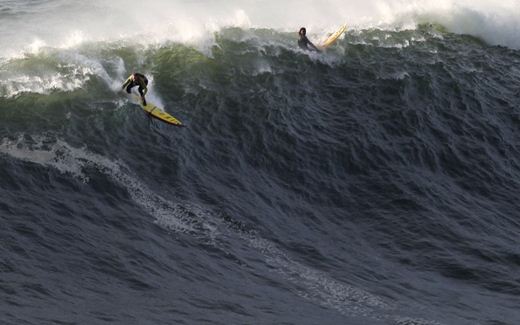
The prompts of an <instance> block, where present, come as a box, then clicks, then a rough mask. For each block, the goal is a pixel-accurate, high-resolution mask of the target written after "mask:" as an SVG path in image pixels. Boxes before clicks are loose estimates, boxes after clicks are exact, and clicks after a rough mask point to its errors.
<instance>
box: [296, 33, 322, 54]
mask: <svg viewBox="0 0 520 325" xmlns="http://www.w3.org/2000/svg"><path fill="white" fill-rule="evenodd" d="M298 34H299V35H300V39H299V40H298V46H299V47H300V48H301V49H302V50H306V51H316V52H321V51H320V50H319V49H318V48H317V47H316V46H315V45H314V44H312V42H311V41H309V39H308V38H307V36H306V34H307V29H305V27H302V28H300V31H299V32H298Z"/></svg>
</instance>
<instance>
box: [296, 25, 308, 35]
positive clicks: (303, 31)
mask: <svg viewBox="0 0 520 325" xmlns="http://www.w3.org/2000/svg"><path fill="white" fill-rule="evenodd" d="M298 34H300V36H305V34H307V30H306V29H305V27H302V28H300V31H299V32H298Z"/></svg>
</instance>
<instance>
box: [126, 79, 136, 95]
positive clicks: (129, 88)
mask: <svg viewBox="0 0 520 325" xmlns="http://www.w3.org/2000/svg"><path fill="white" fill-rule="evenodd" d="M133 87H135V85H134V83H133V82H131V83H129V84H128V86H126V92H127V93H129V94H130V93H131V92H132V88H133Z"/></svg>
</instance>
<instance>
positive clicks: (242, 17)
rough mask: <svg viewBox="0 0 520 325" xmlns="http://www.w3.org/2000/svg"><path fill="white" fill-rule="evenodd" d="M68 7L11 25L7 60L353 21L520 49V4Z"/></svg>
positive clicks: (167, 0)
mask: <svg viewBox="0 0 520 325" xmlns="http://www.w3.org/2000/svg"><path fill="white" fill-rule="evenodd" d="M66 6H67V7H66V9H67V10H58V9H59V8H58V9H56V8H54V10H52V11H51V10H40V11H39V12H38V13H37V14H35V15H36V17H34V18H33V20H25V19H19V20H12V21H6V22H5V23H4V22H3V26H2V31H0V43H1V44H2V49H0V57H5V56H7V55H13V53H20V51H22V52H23V51H29V52H32V53H34V52H35V51H37V50H38V49H39V48H41V47H43V46H50V47H53V48H62V49H66V48H71V47H76V46H78V45H79V44H82V43H84V42H88V41H121V40H127V41H132V42H135V43H140V44H145V45H150V44H157V43H162V42H165V41H176V42H182V43H186V44H192V45H197V46H199V47H201V48H204V47H207V44H208V42H211V40H212V39H213V33H214V32H215V31H217V30H219V29H221V28H222V27H228V26H235V27H242V28H250V27H255V28H256V27H259V28H273V29H278V30H283V31H296V30H298V28H299V27H300V26H306V27H308V30H309V32H310V34H311V36H312V37H314V38H316V39H321V38H322V37H324V36H326V34H327V33H329V32H331V31H333V30H335V29H336V28H337V27H338V26H339V25H341V24H342V23H345V22H346V23H348V26H349V28H350V29H351V30H352V29H355V30H356V29H357V30H359V29H366V28H373V27H381V28H390V29H395V28H400V29H403V28H414V27H415V25H416V24H418V23H425V22H432V23H440V24H443V25H445V26H446V27H447V28H448V29H449V30H451V31H453V32H456V33H467V34H471V35H475V36H478V37H482V38H484V39H485V40H486V41H487V42H489V43H491V44H499V45H504V46H509V47H512V48H520V38H519V37H518V34H519V31H520V1H518V0H501V1H494V0H366V1H363V2H359V1H354V0H320V1H318V0H286V1H284V2H280V1H275V0H265V1H262V2H261V3H259V2H258V1H254V0H242V1H238V0H225V1H219V2H214V1H209V0H205V1H202V0H201V1H181V0H177V1H171V0H156V1H154V2H152V3H149V4H146V5H143V4H142V2H141V1H137V0H125V1H123V0H112V1H103V0H93V1H91V2H89V6H85V5H83V4H81V3H78V4H76V5H71V4H70V3H67V4H66ZM4 25H5V26H4ZM295 37H296V34H295ZM27 40H30V41H29V43H26V42H27Z"/></svg>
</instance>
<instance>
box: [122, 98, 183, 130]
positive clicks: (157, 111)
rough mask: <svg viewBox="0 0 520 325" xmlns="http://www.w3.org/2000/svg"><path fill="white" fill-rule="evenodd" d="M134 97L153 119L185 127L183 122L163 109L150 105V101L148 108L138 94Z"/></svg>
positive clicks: (147, 103)
mask: <svg viewBox="0 0 520 325" xmlns="http://www.w3.org/2000/svg"><path fill="white" fill-rule="evenodd" d="M132 95H133V97H134V98H135V100H137V102H138V103H139V106H141V108H142V109H143V110H144V111H145V112H147V113H148V114H149V115H150V116H151V117H153V118H156V119H158V120H161V121H163V122H165V123H168V124H171V125H175V126H184V125H183V124H182V122H181V121H179V120H178V119H176V118H175V117H173V116H171V115H170V114H168V113H166V112H165V111H163V110H162V108H160V107H158V106H156V105H154V104H152V103H150V102H149V101H146V106H144V105H143V103H142V100H141V97H140V96H137V95H136V94H132Z"/></svg>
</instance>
